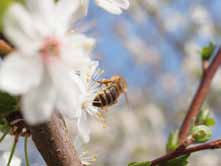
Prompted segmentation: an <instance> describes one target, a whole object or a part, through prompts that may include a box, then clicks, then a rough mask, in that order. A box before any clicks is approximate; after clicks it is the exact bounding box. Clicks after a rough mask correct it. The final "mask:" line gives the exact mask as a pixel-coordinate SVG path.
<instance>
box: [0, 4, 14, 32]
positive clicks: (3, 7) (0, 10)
mask: <svg viewBox="0 0 221 166" xmlns="http://www.w3.org/2000/svg"><path fill="white" fill-rule="evenodd" d="M12 2H13V0H0V32H2V26H3V18H4V15H5V12H6V11H7V9H8V7H9V6H10V5H11V3H12Z"/></svg>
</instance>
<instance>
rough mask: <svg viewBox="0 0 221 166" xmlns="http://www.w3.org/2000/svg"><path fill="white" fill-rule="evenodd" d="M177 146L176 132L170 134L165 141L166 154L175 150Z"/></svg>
mask: <svg viewBox="0 0 221 166" xmlns="http://www.w3.org/2000/svg"><path fill="white" fill-rule="evenodd" d="M177 146H178V131H175V132H171V133H170V135H169V137H168V140H167V146H166V148H167V152H171V151H173V150H175V149H176V148H177Z"/></svg>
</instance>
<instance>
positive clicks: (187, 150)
mask: <svg viewBox="0 0 221 166" xmlns="http://www.w3.org/2000/svg"><path fill="white" fill-rule="evenodd" d="M218 148H221V140H220V139H219V140H215V141H211V142H208V143H205V144H201V145H196V146H193V147H190V148H185V149H180V148H177V150H175V151H174V152H171V153H168V154H166V155H164V156H162V157H160V158H157V159H155V160H152V161H151V166H157V165H159V164H161V163H163V162H165V161H169V160H172V159H175V158H177V157H179V156H183V155H188V154H190V153H193V152H197V151H201V150H208V149H218Z"/></svg>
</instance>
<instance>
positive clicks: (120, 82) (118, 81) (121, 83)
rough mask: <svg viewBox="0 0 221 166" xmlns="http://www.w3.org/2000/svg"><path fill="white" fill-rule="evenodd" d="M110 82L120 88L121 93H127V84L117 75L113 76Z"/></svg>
mask: <svg viewBox="0 0 221 166" xmlns="http://www.w3.org/2000/svg"><path fill="white" fill-rule="evenodd" d="M111 80H112V81H113V82H115V83H116V84H118V85H119V86H120V89H121V90H122V92H126V91H127V82H126V80H125V79H124V78H123V77H121V76H118V75H117V76H113V77H112V78H111Z"/></svg>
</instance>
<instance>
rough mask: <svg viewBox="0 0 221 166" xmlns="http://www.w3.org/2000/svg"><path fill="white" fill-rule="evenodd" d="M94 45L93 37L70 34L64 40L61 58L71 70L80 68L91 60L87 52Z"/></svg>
mask: <svg viewBox="0 0 221 166" xmlns="http://www.w3.org/2000/svg"><path fill="white" fill-rule="evenodd" d="M94 45H95V40H94V39H93V38H88V37H86V36H84V35H81V34H76V33H74V34H71V35H69V36H68V37H66V39H65V40H64V44H63V48H62V50H61V58H62V60H63V61H64V63H65V64H67V65H69V66H71V67H72V68H73V70H80V68H83V67H85V66H87V64H89V63H90V62H91V59H90V57H89V53H90V51H91V50H92V48H93V47H94ZM76 59H77V60H76Z"/></svg>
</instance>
